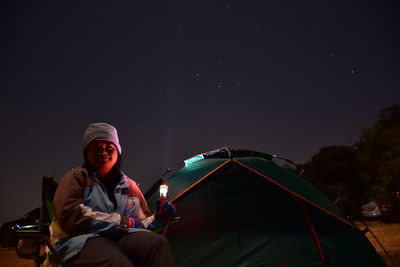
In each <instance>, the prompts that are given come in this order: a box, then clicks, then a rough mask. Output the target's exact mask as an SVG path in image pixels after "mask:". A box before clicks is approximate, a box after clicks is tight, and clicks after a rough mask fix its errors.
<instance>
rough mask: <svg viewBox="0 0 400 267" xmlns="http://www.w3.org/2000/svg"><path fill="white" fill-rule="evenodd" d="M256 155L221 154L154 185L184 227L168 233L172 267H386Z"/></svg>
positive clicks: (336, 214) (321, 199)
mask: <svg viewBox="0 0 400 267" xmlns="http://www.w3.org/2000/svg"><path fill="white" fill-rule="evenodd" d="M272 159H273V157H272V156H271V155H268V154H263V153H260V152H254V151H248V150H238V149H233V148H222V149H219V150H215V151H211V152H207V153H203V154H199V155H196V156H194V157H192V158H190V159H188V160H185V161H184V162H183V163H181V164H179V165H178V166H177V167H175V168H174V169H173V170H172V171H170V172H169V173H167V174H166V175H165V176H164V177H163V179H160V180H159V181H157V182H156V183H155V184H154V185H153V186H152V187H151V188H150V189H149V190H148V191H147V192H146V194H145V197H146V199H147V201H148V203H149V206H150V207H154V206H155V204H154V203H155V201H156V200H157V199H158V198H159V192H158V186H159V185H160V184H161V183H166V184H168V186H169V192H168V197H167V199H169V200H170V201H171V202H172V203H173V204H174V205H175V206H176V208H177V210H178V213H179V215H180V216H181V217H182V218H183V221H181V222H179V223H177V224H175V225H173V226H172V227H170V228H168V231H167V232H166V236H167V238H168V240H169V242H170V244H171V249H172V252H173V255H174V259H175V263H176V266H285V267H286V266H296V267H298V266H307V267H309V266H385V264H384V263H383V261H382V260H381V258H380V257H379V256H378V254H377V253H376V251H375V249H374V248H373V246H372V245H371V244H370V243H369V241H368V239H367V238H366V237H365V235H364V234H363V232H361V231H360V230H359V229H358V228H357V227H356V226H355V225H354V224H353V223H352V221H351V220H349V219H348V218H347V217H346V215H345V214H343V212H342V211H341V210H340V209H339V208H338V207H337V206H336V205H335V204H333V203H332V202H331V201H330V200H329V199H328V198H327V197H326V196H324V195H323V194H322V193H321V192H319V191H318V190H317V189H315V188H314V187H313V186H312V185H311V184H309V183H308V182H306V181H305V180H304V179H303V178H301V177H300V176H298V175H296V174H295V173H293V172H292V171H290V170H287V169H286V168H284V167H281V166H279V165H277V164H276V163H274V162H273V161H272Z"/></svg>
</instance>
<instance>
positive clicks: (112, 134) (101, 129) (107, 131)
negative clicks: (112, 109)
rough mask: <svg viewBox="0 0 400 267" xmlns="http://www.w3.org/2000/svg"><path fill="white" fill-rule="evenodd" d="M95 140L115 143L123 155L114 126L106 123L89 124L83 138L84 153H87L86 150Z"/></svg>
mask: <svg viewBox="0 0 400 267" xmlns="http://www.w3.org/2000/svg"><path fill="white" fill-rule="evenodd" d="M94 140H104V141H109V142H111V143H113V144H114V145H115V146H116V147H117V150H118V153H119V154H120V155H121V146H120V144H119V139H118V133H117V129H115V127H114V126H112V125H110V124H107V123H104V122H98V123H92V124H89V126H88V127H87V129H86V131H85V134H84V136H83V153H85V150H86V148H87V147H88V146H89V144H90V143H91V142H93V141H94Z"/></svg>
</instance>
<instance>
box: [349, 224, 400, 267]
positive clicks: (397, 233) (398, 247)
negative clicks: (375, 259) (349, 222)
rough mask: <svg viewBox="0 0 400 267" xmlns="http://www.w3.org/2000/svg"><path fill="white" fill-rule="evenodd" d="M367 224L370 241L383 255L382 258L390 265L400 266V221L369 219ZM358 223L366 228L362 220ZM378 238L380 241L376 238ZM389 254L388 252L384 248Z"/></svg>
mask: <svg viewBox="0 0 400 267" xmlns="http://www.w3.org/2000/svg"><path fill="white" fill-rule="evenodd" d="M365 224H366V226H367V227H368V228H369V229H370V231H369V232H367V233H366V236H367V237H368V239H369V241H370V242H371V243H372V245H373V246H374V247H375V249H376V251H377V252H378V253H379V255H381V257H382V259H383V260H384V261H385V263H386V264H387V265H388V266H389V267H396V266H400V223H381V222H378V221H369V222H368V221H367V222H365ZM356 225H357V226H358V227H359V228H360V229H361V230H364V229H365V228H366V226H365V225H364V224H363V223H362V222H356ZM374 236H375V237H376V238H377V239H378V241H379V242H378V241H377V240H376V239H375V238H374ZM379 243H380V244H381V245H382V246H383V248H384V249H385V250H386V251H387V253H388V254H389V255H387V254H386V252H385V251H384V249H383V248H382V246H381V245H380V244H379Z"/></svg>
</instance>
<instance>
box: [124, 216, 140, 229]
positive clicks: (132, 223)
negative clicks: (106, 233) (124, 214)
mask: <svg viewBox="0 0 400 267" xmlns="http://www.w3.org/2000/svg"><path fill="white" fill-rule="evenodd" d="M128 227H129V228H142V229H144V225H143V223H142V222H141V221H139V220H137V219H134V218H132V217H129V226H128Z"/></svg>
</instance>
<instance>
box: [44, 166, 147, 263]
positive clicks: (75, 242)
mask: <svg viewBox="0 0 400 267" xmlns="http://www.w3.org/2000/svg"><path fill="white" fill-rule="evenodd" d="M98 178H99V176H98V174H97V173H94V174H92V175H90V174H89V172H88V171H87V170H86V169H85V168H78V169H73V170H70V171H69V172H68V173H67V174H65V176H64V177H63V178H62V179H61V181H60V184H59V186H58V188H57V191H56V194H55V196H54V200H53V206H54V216H55V222H53V223H52V225H51V226H50V233H51V240H52V241H53V242H55V249H56V251H57V254H58V255H59V256H60V258H61V259H62V260H64V261H66V260H68V259H70V258H72V257H74V256H75V255H77V254H78V253H79V252H80V251H81V249H82V248H83V246H84V245H85V243H86V240H87V239H88V238H92V237H98V236H102V237H107V238H110V239H113V240H118V239H119V238H121V237H122V236H123V235H125V234H127V233H129V232H133V231H147V230H145V229H138V228H128V225H129V220H128V218H129V217H133V218H135V219H138V220H140V221H142V223H143V224H144V225H145V226H146V227H147V226H149V225H150V224H151V223H152V222H153V221H154V216H152V214H151V213H150V210H149V208H148V207H147V203H146V200H145V199H144V197H143V194H142V193H141V191H140V189H139V187H138V186H137V184H136V183H135V182H134V181H133V180H131V179H130V178H128V177H127V176H126V175H125V174H123V173H122V172H121V180H120V182H119V183H118V184H117V186H116V188H115V199H116V201H117V207H114V204H113V203H112V202H111V201H110V199H109V197H108V195H107V191H106V189H105V187H104V185H102V184H101V182H100V181H99V179H98Z"/></svg>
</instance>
